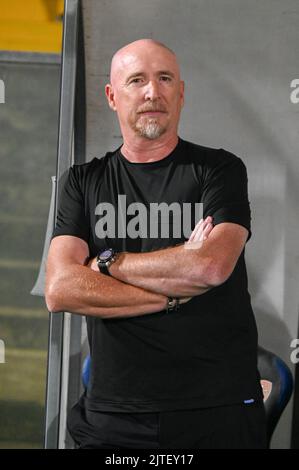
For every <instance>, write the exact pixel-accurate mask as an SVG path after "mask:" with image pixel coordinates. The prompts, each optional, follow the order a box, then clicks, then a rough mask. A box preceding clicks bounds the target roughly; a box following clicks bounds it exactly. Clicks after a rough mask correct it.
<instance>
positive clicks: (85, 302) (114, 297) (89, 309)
mask: <svg viewBox="0 0 299 470" xmlns="http://www.w3.org/2000/svg"><path fill="white" fill-rule="evenodd" d="M46 301H47V305H48V308H49V310H50V311H54V312H58V311H68V312H72V313H78V314H82V315H93V316H98V317H101V318H103V319H108V318H118V317H132V316H139V315H146V314H150V313H155V312H159V311H161V310H163V309H165V308H166V305H167V298H166V297H165V296H163V295H160V294H156V293H153V292H149V291H147V290H145V289H143V288H139V287H135V286H131V285H128V284H125V283H123V282H121V281H119V280H117V279H113V278H112V277H108V276H105V275H104V274H101V273H99V272H97V273H96V272H93V271H92V270H90V269H89V268H88V267H86V266H80V265H73V266H70V267H68V269H67V270H65V271H64V272H62V273H61V274H60V275H59V276H58V277H57V278H56V279H55V280H52V281H48V282H47V286H46Z"/></svg>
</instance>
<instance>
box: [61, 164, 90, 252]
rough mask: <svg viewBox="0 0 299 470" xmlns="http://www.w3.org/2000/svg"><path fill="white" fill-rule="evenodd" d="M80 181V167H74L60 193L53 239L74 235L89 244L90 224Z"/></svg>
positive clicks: (70, 170)
mask: <svg viewBox="0 0 299 470" xmlns="http://www.w3.org/2000/svg"><path fill="white" fill-rule="evenodd" d="M79 179H80V178H79V166H76V165H74V166H73V167H71V168H70V169H69V172H68V175H67V178H66V180H65V183H64V185H63V188H62V190H61V193H60V198H59V203H58V211H57V219H56V225H55V228H54V232H53V238H54V237H57V236H59V235H72V236H74V237H79V238H82V239H83V240H85V241H86V242H87V243H88V240H89V233H90V223H89V220H88V218H87V216H86V211H85V204H84V197H83V194H82V190H81V188H80V184H79Z"/></svg>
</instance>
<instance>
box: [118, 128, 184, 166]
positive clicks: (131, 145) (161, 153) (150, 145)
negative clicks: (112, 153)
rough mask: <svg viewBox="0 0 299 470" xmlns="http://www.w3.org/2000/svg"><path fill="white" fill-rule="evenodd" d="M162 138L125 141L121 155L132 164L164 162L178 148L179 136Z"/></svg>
mask: <svg viewBox="0 0 299 470" xmlns="http://www.w3.org/2000/svg"><path fill="white" fill-rule="evenodd" d="M163 137H164V136H161V138H159V139H155V140H149V139H145V138H143V139H138V140H134V141H131V142H130V141H129V140H127V139H124V143H123V145H122V147H121V149H120V150H121V153H122V154H123V155H124V157H125V158H126V159H127V160H129V161H130V162H135V163H150V162H156V161H158V160H162V159H163V158H165V157H167V156H168V155H169V154H170V153H171V152H172V151H173V150H174V149H175V147H176V146H177V144H178V140H179V138H178V136H177V135H173V136H171V137H169V136H168V138H167V137H164V138H163Z"/></svg>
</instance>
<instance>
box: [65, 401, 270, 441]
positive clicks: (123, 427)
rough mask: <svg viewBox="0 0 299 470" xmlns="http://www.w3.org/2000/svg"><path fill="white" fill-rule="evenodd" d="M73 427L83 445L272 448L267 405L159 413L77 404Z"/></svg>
mask: <svg viewBox="0 0 299 470" xmlns="http://www.w3.org/2000/svg"><path fill="white" fill-rule="evenodd" d="M68 430H69V432H70V434H71V436H72V438H73V439H74V441H75V443H76V445H77V448H79V449H266V448H267V437H266V417H265V410H264V405H263V403H250V404H243V403H242V404H237V405H230V406H219V407H215V408H202V409H191V410H176V411H163V412H157V413H118V412H117V413H106V412H98V411H88V410H86V409H85V408H84V400H83V398H81V400H80V401H79V402H78V403H77V404H76V405H75V406H74V407H73V408H72V410H71V412H70V414H69V418H68Z"/></svg>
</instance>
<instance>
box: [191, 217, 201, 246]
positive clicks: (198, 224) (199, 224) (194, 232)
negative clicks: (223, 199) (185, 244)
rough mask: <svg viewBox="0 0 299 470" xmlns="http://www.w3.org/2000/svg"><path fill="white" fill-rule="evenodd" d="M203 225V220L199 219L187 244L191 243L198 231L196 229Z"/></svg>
mask: <svg viewBox="0 0 299 470" xmlns="http://www.w3.org/2000/svg"><path fill="white" fill-rule="evenodd" d="M203 223H204V220H203V219H200V221H199V222H198V223H197V224H196V225H195V227H194V229H193V231H192V233H191V235H190V237H189V240H188V241H189V242H192V241H193V238H194V236H195V234H196V230H198V227H200V226H201V225H202V224H203Z"/></svg>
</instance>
